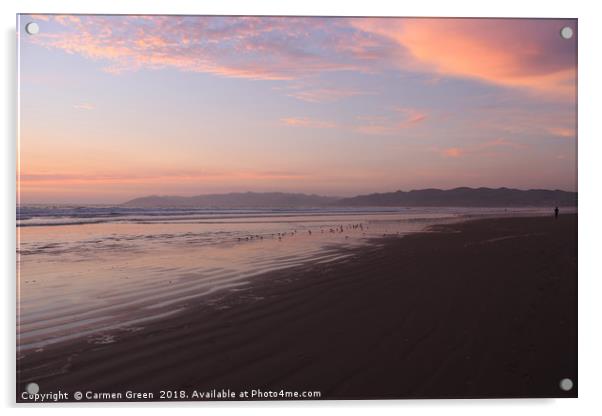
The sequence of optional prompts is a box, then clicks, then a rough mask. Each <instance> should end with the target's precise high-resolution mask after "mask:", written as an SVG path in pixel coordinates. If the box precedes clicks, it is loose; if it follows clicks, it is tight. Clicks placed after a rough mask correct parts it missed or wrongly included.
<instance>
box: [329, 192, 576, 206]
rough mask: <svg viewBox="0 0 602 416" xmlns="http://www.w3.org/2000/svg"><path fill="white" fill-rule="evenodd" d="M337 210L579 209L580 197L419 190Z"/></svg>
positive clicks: (367, 198) (363, 199)
mask: <svg viewBox="0 0 602 416" xmlns="http://www.w3.org/2000/svg"><path fill="white" fill-rule="evenodd" d="M335 204H336V205H337V206H346V207H365V206H381V207H443V206H448V207H527V206H536V207H543V206H556V205H558V206H577V193H576V192H565V191H559V190H555V191H549V190H546V189H531V190H528V191H522V190H520V189H509V188H497V189H491V188H455V189H449V190H445V191H444V190H441V189H420V190H414V191H409V192H403V191H397V192H387V193H382V194H370V195H359V196H356V197H353V198H344V199H339V200H338V201H336V203H335Z"/></svg>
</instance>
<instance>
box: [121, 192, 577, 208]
mask: <svg viewBox="0 0 602 416" xmlns="http://www.w3.org/2000/svg"><path fill="white" fill-rule="evenodd" d="M123 206H125V207H135V208H217V207H219V208H259V207H270V208H292V207H299V208H307V207H327V206H337V207H368V206H370V207H377V206H380V207H443V206H448V207H529V206H532V207H544V206H577V192H566V191H560V190H553V191H552V190H546V189H531V190H528V191H522V190H519V189H509V188H497V189H492V188H465V187H464V188H455V189H449V190H441V189H420V190H413V191H408V192H404V191H397V192H386V193H375V194H369V195H358V196H355V197H352V198H338V197H330V196H320V195H307V194H299V193H283V192H266V193H259V192H244V193H228V194H210V195H198V196H190V197H185V196H146V197H142V198H136V199H132V200H131V201H128V202H126V203H124V204H123Z"/></svg>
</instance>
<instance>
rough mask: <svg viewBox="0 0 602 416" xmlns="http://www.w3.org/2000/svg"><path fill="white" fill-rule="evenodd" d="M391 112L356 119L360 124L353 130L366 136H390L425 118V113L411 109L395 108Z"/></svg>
mask: <svg viewBox="0 0 602 416" xmlns="http://www.w3.org/2000/svg"><path fill="white" fill-rule="evenodd" d="M392 111H393V113H394V114H393V115H383V116H361V117H358V120H360V121H361V124H359V125H357V126H355V127H354V130H355V131H357V132H359V133H362V134H368V135H390V134H395V133H397V132H399V131H400V130H404V129H408V128H411V127H414V126H416V125H417V124H419V123H421V122H423V121H424V120H426V118H427V115H426V114H425V113H423V112H421V111H418V110H416V109H412V108H399V107H396V108H394V109H392Z"/></svg>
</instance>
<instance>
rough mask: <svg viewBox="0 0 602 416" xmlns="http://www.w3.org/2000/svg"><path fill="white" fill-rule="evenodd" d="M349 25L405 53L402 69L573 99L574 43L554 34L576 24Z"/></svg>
mask: <svg viewBox="0 0 602 416" xmlns="http://www.w3.org/2000/svg"><path fill="white" fill-rule="evenodd" d="M352 24H353V26H354V27H356V28H359V29H362V30H364V31H366V32H370V33H374V34H377V35H381V36H384V37H387V38H389V39H391V40H394V41H395V42H396V43H397V44H398V45H399V47H400V48H402V49H403V50H406V51H408V52H409V54H410V59H407V57H406V56H404V58H403V60H399V62H398V64H399V66H401V67H404V68H407V67H408V66H410V67H414V68H415V69H417V70H421V71H431V72H435V73H437V74H440V75H441V76H456V77H457V76H459V77H469V78H476V79H480V80H483V81H486V82H491V83H494V84H499V85H504V86H510V87H517V88H525V89H528V90H531V91H535V92H539V93H545V94H548V95H552V96H557V97H563V98H574V97H573V95H574V94H575V80H576V69H577V68H576V42H577V41H576V39H571V40H564V39H562V38H561V37H560V36H559V33H560V29H561V28H562V27H563V26H566V25H567V24H568V25H573V26H574V25H575V21H571V20H562V19H559V20H551V19H548V20H543V19H542V20H532V19H354V20H352ZM573 29H576V27H574V28H573Z"/></svg>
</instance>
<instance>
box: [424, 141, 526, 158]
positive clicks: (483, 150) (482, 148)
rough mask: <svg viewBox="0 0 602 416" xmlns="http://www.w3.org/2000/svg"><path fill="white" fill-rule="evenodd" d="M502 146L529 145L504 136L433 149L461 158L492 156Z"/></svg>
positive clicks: (448, 156)
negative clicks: (470, 143) (468, 144)
mask: <svg viewBox="0 0 602 416" xmlns="http://www.w3.org/2000/svg"><path fill="white" fill-rule="evenodd" d="M500 148H507V149H515V150H522V149H526V148H527V145H525V144H522V143H518V142H515V141H512V140H507V139H504V138H497V139H493V140H489V141H485V142H482V143H478V144H474V145H470V146H457V147H447V148H443V149H439V148H433V149H432V150H435V151H437V152H439V153H440V154H441V155H442V156H443V157H446V158H459V157H463V156H468V155H472V156H479V157H483V156H492V155H496V154H497V153H496V151H495V149H500Z"/></svg>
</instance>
